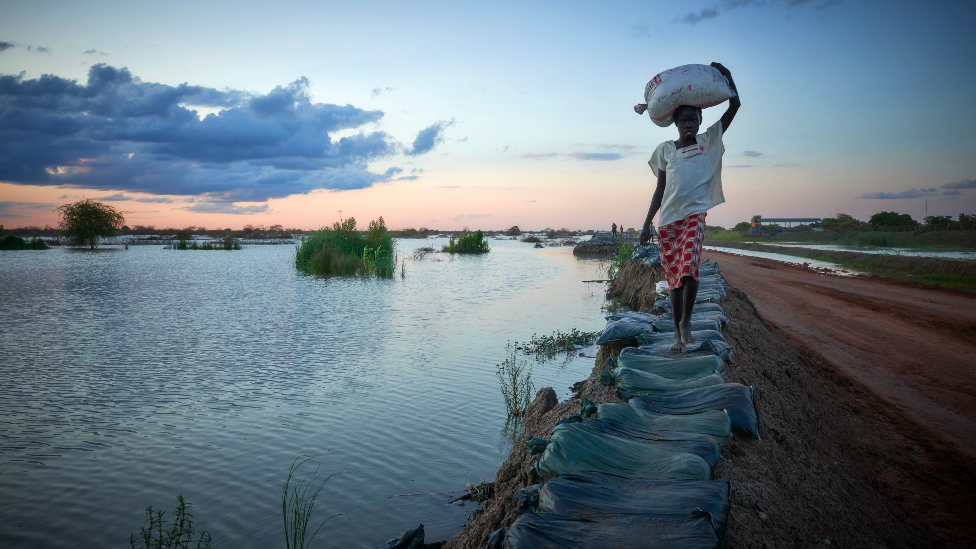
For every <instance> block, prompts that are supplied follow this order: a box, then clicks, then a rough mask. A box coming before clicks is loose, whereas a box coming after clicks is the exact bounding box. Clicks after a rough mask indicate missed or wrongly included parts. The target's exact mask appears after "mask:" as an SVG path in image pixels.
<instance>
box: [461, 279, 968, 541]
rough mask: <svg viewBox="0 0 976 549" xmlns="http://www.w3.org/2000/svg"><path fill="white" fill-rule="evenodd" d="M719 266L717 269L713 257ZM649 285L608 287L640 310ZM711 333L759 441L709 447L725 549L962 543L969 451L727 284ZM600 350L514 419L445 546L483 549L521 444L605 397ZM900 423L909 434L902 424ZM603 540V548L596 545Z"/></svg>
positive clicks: (509, 494) (511, 488)
mask: <svg viewBox="0 0 976 549" xmlns="http://www.w3.org/2000/svg"><path fill="white" fill-rule="evenodd" d="M720 264H721V263H720ZM659 277H660V274H659V273H654V272H652V271H651V270H650V269H648V268H645V267H643V266H642V265H640V264H639V263H638V262H637V261H631V262H630V263H629V264H628V265H626V266H625V267H624V269H623V270H622V271H621V273H620V276H619V278H618V279H617V280H616V281H615V282H614V283H613V287H612V288H611V293H614V292H616V293H617V294H618V295H620V296H623V297H622V298H621V301H623V300H624V299H628V300H629V301H630V302H632V303H634V304H635V305H637V307H635V308H646V307H647V304H649V303H653V297H652V292H651V287H652V286H653V282H654V281H656V280H657V279H658V278H659ZM721 304H722V306H723V308H724V309H725V311H726V314H727V315H728V316H729V318H730V319H731V320H730V323H729V325H728V326H727V327H726V330H725V335H726V337H727V339H728V341H729V343H730V344H731V345H732V347H733V350H734V353H735V363H734V364H731V365H730V366H729V368H728V372H727V375H726V380H727V381H729V382H738V383H743V384H747V385H751V386H753V387H755V390H756V394H755V403H756V408H757V411H758V413H759V417H760V422H761V428H762V432H763V433H764V436H765V438H764V439H763V440H755V439H751V438H747V437H745V436H743V435H741V434H740V433H736V434H735V436H734V437H733V438H732V439H731V440H730V441H729V442H728V443H727V444H726V445H725V446H724V447H723V448H722V455H723V457H724V458H725V459H726V461H723V462H721V463H720V464H719V465H718V467H717V468H716V470H715V473H714V476H715V478H728V479H731V481H732V486H733V492H732V511H731V514H730V516H729V527H728V532H727V539H726V547H730V548H738V547H787V546H795V547H796V546H798V547H812V546H823V545H825V544H826V540H829V542H830V544H831V545H840V546H842V547H928V546H942V547H967V546H972V544H973V543H974V542H976V536H974V535H973V533H972V532H971V530H969V521H968V515H969V512H970V511H971V510H972V508H973V505H972V493H973V491H974V489H976V478H974V474H973V473H972V472H971V471H970V463H971V462H970V461H969V460H970V459H971V457H970V456H968V455H965V454H963V453H961V452H960V451H959V450H958V448H956V447H953V446H951V445H948V444H945V443H942V442H939V441H938V440H930V439H928V438H927V437H925V436H923V435H920V433H923V432H924V431H919V429H918V428H917V425H915V424H913V423H912V421H911V420H910V419H908V417H907V416H906V415H905V414H904V413H902V412H901V411H900V410H898V409H897V408H893V407H892V406H891V405H890V404H889V403H888V402H886V401H884V400H883V399H880V398H878V397H877V396H875V395H874V394H873V393H872V392H871V391H870V390H868V389H867V388H866V387H865V386H863V385H861V384H860V383H858V382H857V381H855V380H852V379H850V378H848V377H846V376H844V375H843V374H842V373H841V372H840V371H838V370H837V369H836V368H835V367H833V366H832V365H831V364H830V363H829V362H828V361H827V360H825V359H824V358H823V357H821V356H819V355H817V354H815V353H811V352H808V351H801V350H798V349H797V348H795V347H793V346H792V345H791V344H790V342H789V341H788V340H787V339H786V338H785V337H784V336H783V335H782V334H781V333H780V332H779V331H778V330H777V329H776V328H774V327H773V326H771V325H770V324H768V323H767V322H766V321H764V320H763V319H762V318H761V317H760V316H759V315H758V313H757V311H756V309H755V307H754V306H753V304H752V302H751V301H750V300H749V298H748V297H747V296H746V295H745V294H744V293H742V292H741V291H738V290H736V289H734V288H731V287H730V288H729V297H728V298H727V299H725V300H724V301H723V302H722V303H721ZM619 352H620V348H610V347H604V348H602V349H601V350H600V352H599V353H598V355H597V358H596V361H595V364H594V368H593V371H592V373H591V375H590V376H589V378H587V379H586V380H584V381H582V382H580V383H579V384H577V385H576V386H574V390H575V394H574V395H573V396H572V397H571V398H570V399H568V400H567V401H565V402H557V399H556V396H555V393H554V392H553V391H552V390H551V389H542V390H540V391H539V393H538V394H537V396H536V398H535V400H534V401H533V403H532V405H531V406H530V408H529V410H528V411H527V412H526V415H525V419H524V421H525V427H526V428H525V432H524V434H523V435H522V437H521V440H519V441H518V442H516V444H515V446H514V448H513V450H512V452H511V454H510V455H509V458H508V460H507V461H506V462H505V463H504V464H503V465H502V467H501V468H500V469H499V471H498V474H497V476H496V478H495V484H494V488H495V495H494V497H493V498H492V499H491V500H489V501H488V502H486V503H485V505H484V507H483V508H482V510H481V511H478V512H477V513H475V516H474V519H473V520H472V522H471V524H469V525H468V527H467V528H466V529H465V531H464V532H463V533H462V535H461V536H459V537H457V538H454V539H451V540H448V541H447V542H446V543H445V544H444V547H446V548H465V549H474V548H480V547H483V546H484V545H485V542H486V540H487V536H488V535H489V534H490V533H491V532H492V531H494V530H496V529H498V528H500V527H503V526H508V525H510V524H511V523H512V522H513V521H514V520H515V518H517V516H518V504H517V500H516V499H515V497H514V495H515V492H516V491H517V490H519V489H521V488H523V487H525V486H527V485H530V484H534V483H536V482H538V479H537V478H536V476H535V474H534V471H533V469H532V465H533V460H534V458H532V457H531V456H529V455H528V452H527V451H526V449H525V444H524V442H525V441H526V440H528V439H530V438H531V437H534V436H539V437H543V438H546V437H548V436H549V434H550V432H551V430H552V427H553V426H554V424H555V422H556V421H557V420H558V419H560V418H562V417H564V416H566V415H570V414H573V413H576V410H577V409H578V407H579V405H580V401H581V399H582V398H583V397H586V398H588V399H590V400H591V401H593V402H594V403H597V404H599V403H603V402H612V401H616V398H615V397H614V396H613V394H612V390H611V389H609V388H607V387H604V386H603V385H601V384H600V383H599V378H598V376H599V373H600V371H602V370H603V368H604V361H605V359H606V358H608V357H610V356H616V355H618V354H619ZM912 427H914V428H912ZM608 541H609V540H608Z"/></svg>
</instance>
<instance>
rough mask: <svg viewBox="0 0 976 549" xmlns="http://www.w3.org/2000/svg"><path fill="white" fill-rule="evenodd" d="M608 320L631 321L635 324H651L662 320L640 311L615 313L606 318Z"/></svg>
mask: <svg viewBox="0 0 976 549" xmlns="http://www.w3.org/2000/svg"><path fill="white" fill-rule="evenodd" d="M605 318H606V319H607V320H610V321H615V320H631V321H634V322H644V323H646V324H650V323H652V322H654V321H656V320H660V317H659V316H657V315H652V314H651V313H642V312H639V311H624V312H622V313H614V314H612V315H608V316H606V317H605Z"/></svg>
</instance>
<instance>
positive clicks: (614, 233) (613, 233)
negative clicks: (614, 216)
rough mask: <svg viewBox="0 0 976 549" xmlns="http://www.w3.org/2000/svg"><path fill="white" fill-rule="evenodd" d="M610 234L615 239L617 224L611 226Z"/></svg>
mask: <svg viewBox="0 0 976 549" xmlns="http://www.w3.org/2000/svg"><path fill="white" fill-rule="evenodd" d="M610 233H611V234H612V235H613V237H614V238H617V224H616V223H614V224H613V228H612V229H610Z"/></svg>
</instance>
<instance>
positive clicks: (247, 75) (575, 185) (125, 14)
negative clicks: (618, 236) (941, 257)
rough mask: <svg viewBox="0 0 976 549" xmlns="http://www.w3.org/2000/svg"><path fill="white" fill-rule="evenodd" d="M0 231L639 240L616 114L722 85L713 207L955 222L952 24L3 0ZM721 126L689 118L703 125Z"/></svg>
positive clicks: (628, 117) (627, 119)
mask: <svg viewBox="0 0 976 549" xmlns="http://www.w3.org/2000/svg"><path fill="white" fill-rule="evenodd" d="M2 11H3V17H2V18H0V224H3V225H6V226H7V227H19V226H27V225H38V226H44V225H51V226H56V225H57V213H56V211H55V209H56V208H57V207H58V206H60V205H62V204H67V203H71V202H75V201H77V200H81V199H84V198H92V199H96V200H99V201H103V202H105V203H107V204H111V205H113V206H115V207H116V208H118V209H120V210H123V211H124V212H125V216H126V223H127V224H128V225H129V226H134V225H154V226H156V227H158V228H163V227H178V228H180V227H186V226H196V227H206V228H208V229H215V228H227V227H231V228H235V229H237V228H240V227H242V226H244V225H246V224H251V225H255V226H259V225H268V226H270V225H274V224H281V225H283V226H285V227H295V228H301V229H315V228H319V227H322V226H327V225H331V224H332V223H333V222H334V221H336V220H338V219H340V218H348V217H350V216H352V217H355V218H356V219H357V220H358V222H359V223H360V225H362V226H365V224H366V223H367V222H368V221H369V220H371V219H375V218H377V217H379V216H383V218H384V220H385V221H386V224H387V226H388V227H391V228H408V227H413V228H421V227H427V228H431V229H441V230H455V229H461V228H464V227H469V228H470V229H479V228H481V229H503V228H508V227H511V226H513V225H518V226H519V227H521V228H522V229H523V230H541V229H543V228H547V227H551V228H562V227H566V228H570V229H607V228H609V227H610V225H611V223H617V224H618V225H624V226H626V227H636V228H639V227H640V226H641V224H642V223H643V221H644V217H645V215H646V213H647V209H648V205H649V203H650V200H651V195H652V193H653V190H654V185H655V182H656V179H655V177H654V176H653V174H652V173H651V170H650V168H649V166H648V165H647V160H648V158H650V155H651V153H652V152H653V150H654V148H655V147H656V146H657V145H658V144H659V143H661V142H663V141H666V140H673V139H676V138H677V132H676V131H675V129H674V127H673V126H672V127H669V128H660V127H658V126H656V125H654V124H653V123H652V122H651V121H650V119H649V117H648V115H647V114H645V115H643V116H639V115H637V114H636V113H635V112H634V110H633V106H634V105H635V104H637V103H642V102H644V99H643V92H644V86H645V84H646V83H647V81H648V80H650V79H651V78H653V77H654V76H655V75H656V74H658V73H660V72H662V71H665V70H667V69H670V68H672V67H676V66H679V65H685V64H690V63H701V64H709V63H711V62H713V61H717V62H720V63H722V64H724V65H725V66H726V67H727V68H728V69H729V70H730V71H731V73H732V75H733V77H734V80H735V83H736V85H737V87H738V91H739V95H740V98H741V101H742V107H741V109H740V110H739V112H738V114H737V115H736V118H735V121H734V122H733V124H732V125H731V126H730V127H729V129H728V132H727V133H726V135H725V137H724V143H725V149H726V152H725V156H724V159H723V164H724V168H723V173H722V181H723V186H724V190H725V197H726V203H725V204H722V205H719V206H717V207H715V208H713V209H712V210H710V211H709V214H708V222H709V224H710V225H722V226H731V225H735V224H736V223H738V222H741V221H747V220H748V219H749V218H750V217H751V216H752V215H763V216H765V217H830V216H834V215H836V214H837V213H847V214H851V215H853V216H855V217H857V218H859V219H862V220H867V219H868V218H869V217H870V216H871V215H872V214H874V213H877V212H880V211H895V212H898V213H907V214H910V215H912V216H913V217H915V218H916V219H921V218H922V217H923V216H924V215H925V214H926V207H927V208H928V210H927V212H928V214H929V215H951V216H953V217H954V218H955V217H956V216H958V215H959V213H967V214H973V213H976V154H974V153H976V132H974V131H973V130H972V126H973V125H974V124H976V105H974V102H976V101H974V96H973V90H974V88H976V47H974V46H973V44H972V42H973V40H972V30H971V29H972V22H973V21H976V7H974V3H972V2H921V1H919V2H904V1H868V0H864V1H859V0H777V1H774V0H766V1H756V0H706V1H697V0H688V1H684V2H658V1H643V2H599V3H597V2H572V1H562V2H524V1H523V2H504V1H497V2H491V3H470V2H417V1H414V2H370V1H360V2H329V1H315V2H311V1H307V2H294V1H278V2H275V3H273V4H272V3H262V2H253V1H248V0H236V1H234V2H224V1H218V2H203V3H201V2H192V3H191V2H180V1H171V2H152V3H150V2H137V1H131V0H129V1H125V2H121V1H114V0H109V1H100V2H97V1H84V0H81V1H79V0H75V1H70V2H68V1H46V0H31V1H29V2H28V1H19V0H4V2H3V9H2ZM724 110H725V105H724V104H723V105H719V106H716V107H712V108H709V109H706V110H705V112H704V124H703V128H704V127H707V126H709V125H711V124H712V123H714V122H715V121H716V120H718V119H719V118H720V117H721V115H722V113H723V112H724Z"/></svg>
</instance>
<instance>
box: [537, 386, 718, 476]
mask: <svg viewBox="0 0 976 549" xmlns="http://www.w3.org/2000/svg"><path fill="white" fill-rule="evenodd" d="M584 400H585V399H584ZM592 404H593V403H592V402H591V403H590V405H591V406H592ZM583 408H584V406H581V407H580V409H581V410H582V409H583ZM594 408H597V407H595V406H594ZM569 423H575V424H577V425H576V427H575V428H579V429H586V430H589V431H591V432H596V433H600V434H603V435H608V436H612V437H618V438H623V439H627V440H633V441H636V442H642V443H647V444H650V445H652V446H658V447H660V448H663V449H666V450H674V451H678V452H688V453H689V454H694V455H696V456H698V457H700V458H702V459H703V460H705V463H708V466H709V467H711V468H713V469H714V468H715V464H717V463H718V460H719V459H720V458H721V454H719V450H718V444H719V443H718V441H716V440H715V439H714V438H712V437H711V436H708V435H705V434H702V433H692V432H683V431H675V430H670V431H668V430H661V431H656V430H653V429H648V428H647V427H645V426H642V425H636V424H635V425H622V424H620V423H613V422H610V421H606V420H603V419H600V418H594V417H587V418H584V417H582V416H579V415H573V416H566V417H564V418H562V419H560V420H559V421H557V422H556V425H565V424H569Z"/></svg>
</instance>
